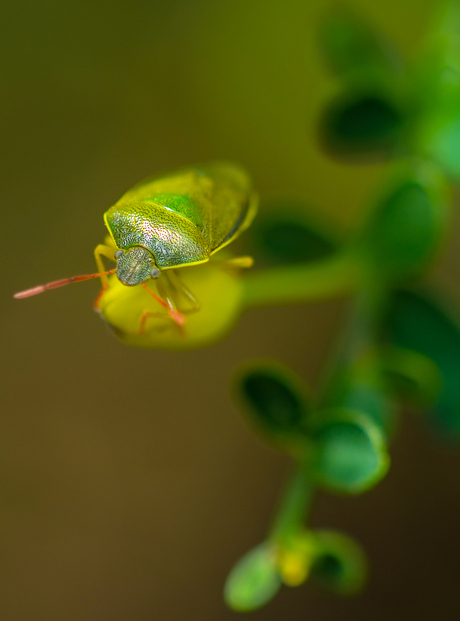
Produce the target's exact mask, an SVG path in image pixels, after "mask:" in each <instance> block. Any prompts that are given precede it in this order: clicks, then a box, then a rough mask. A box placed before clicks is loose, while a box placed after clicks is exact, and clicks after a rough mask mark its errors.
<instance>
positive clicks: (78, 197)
mask: <svg viewBox="0 0 460 621" xmlns="http://www.w3.org/2000/svg"><path fill="white" fill-rule="evenodd" d="M347 4H348V5H349V6H352V7H354V8H356V9H357V10H358V11H359V12H360V13H361V14H362V15H363V17H365V18H366V19H368V20H369V22H370V23H371V24H373V25H374V26H375V27H377V28H380V29H381V30H382V31H383V32H385V33H386V34H387V35H389V36H390V37H391V38H392V39H393V40H394V42H395V44H396V45H397V46H398V47H399V48H400V49H401V50H402V51H403V52H404V53H405V54H406V56H407V57H411V56H412V55H413V54H415V53H416V51H417V46H418V45H419V44H420V42H421V40H422V38H423V36H424V34H425V33H426V31H427V29H428V28H429V24H430V21H431V20H432V10H433V8H434V7H435V5H436V4H437V3H436V2H435V0H385V2H384V1H383V0H379V1H378V2H369V0H353V1H351V0H350V2H348V3H347ZM332 6H333V5H332V3H331V2H330V1H329V0H327V1H320V0H315V1H314V2H313V1H310V2H308V0H286V1H285V2H280V1H279V0H277V1H274V0H266V1H265V2H258V1H256V0H233V1H232V2H228V1H227V0H222V1H219V2H216V1H211V0H189V1H187V2H186V1H184V0H150V1H149V2H148V1H146V0H129V1H128V0H118V1H112V2H107V1H101V2H94V1H93V2H90V1H84V0H62V1H61V2H56V1H47V2H38V1H37V0H29V1H25V2H22V3H12V2H10V3H4V5H3V8H4V9H5V11H4V16H3V18H2V20H1V22H2V23H1V26H0V27H1V28H2V29H3V32H2V33H1V38H0V40H1V42H2V48H3V52H2V55H1V59H0V63H1V76H2V77H1V80H2V97H1V104H0V105H1V117H0V118H1V120H0V124H1V131H2V134H3V137H2V146H3V153H2V161H1V170H2V186H1V195H2V200H1V213H2V227H1V233H2V256H3V261H2V273H3V277H2V283H3V284H2V288H1V297H2V321H1V326H0V329H1V355H2V359H1V363H0V378H1V392H0V399H1V419H0V602H1V603H0V619H1V620H2V621H16V620H17V621H62V620H65V621H81V620H85V621H96V620H97V621H100V620H104V621H122V620H123V621H126V620H128V619H129V620H130V621H144V620H145V621H146V620H148V619H162V620H170V619H185V618H187V619H200V621H201V620H202V621H211V620H212V621H214V620H216V619H223V620H225V619H232V618H236V614H235V613H232V612H230V611H228V610H226V608H225V607H224V604H223V602H222V596H221V591H222V585H223V582H224V580H225V577H226V574H227V572H228V570H229V569H230V568H231V566H232V565H233V563H234V562H235V561H236V560H237V558H238V557H239V556H240V555H241V554H243V553H244V552H245V551H246V550H247V549H248V548H250V547H252V546H253V545H255V544H257V543H258V542H259V541H261V540H262V539H263V537H264V535H265V532H266V529H267V527H268V525H269V523H270V518H271V515H272V512H273V509H274V506H275V503H276V499H277V497H278V493H279V491H280V489H281V486H282V484H283V482H284V478H285V476H286V473H287V467H288V462H287V460H286V459H285V458H284V457H283V456H281V455H278V454H276V453H274V452H272V451H271V450H270V449H268V448H267V447H266V446H265V445H263V444H262V442H260V441H259V440H258V438H257V437H255V436H253V435H252V433H251V432H250V431H249V430H248V429H247V428H246V426H245V423H244V421H243V420H242V419H241V417H240V415H239V413H238V411H237V409H236V407H235V406H234V404H233V403H232V401H231V398H230V394H229V382H230V379H231V377H232V373H233V371H234V369H235V367H236V366H237V365H238V364H239V363H240V362H241V361H243V360H247V359H248V358H251V357H260V356H273V357H277V358H279V359H281V360H282V361H284V362H286V363H288V364H290V365H291V366H292V367H293V368H294V369H295V370H296V371H297V372H298V373H300V374H301V375H303V376H304V377H305V378H307V379H308V380H309V381H310V382H312V383H314V382H315V380H316V378H317V377H318V374H319V372H320V369H321V366H322V364H323V363H324V361H325V360H326V358H327V353H328V349H329V348H330V346H331V345H332V343H333V341H334V337H335V336H336V335H337V324H338V323H339V320H340V317H341V315H342V311H343V304H340V303H338V304H337V303H321V304H315V305H312V306H308V307H307V306H306V307H295V308H273V309H262V310H257V311H252V312H248V313H247V314H245V315H244V316H243V318H242V320H241V321H240V322H239V324H238V326H237V327H236V329H235V330H234V332H233V333H232V334H230V336H229V337H228V338H227V339H226V340H225V341H223V342H222V343H219V344H218V345H216V346H214V347H211V348H208V349H205V350H201V351H194V352H188V353H171V352H160V351H143V350H136V349H130V348H128V347H126V346H124V345H122V344H120V343H119V342H117V341H116V340H115V338H114V337H113V336H112V335H111V334H110V333H109V332H108V330H107V329H106V328H105V327H104V325H103V324H102V323H101V322H100V321H99V319H98V318H97V317H96V316H95V314H94V313H93V310H92V300H93V298H94V297H95V296H96V293H97V291H98V286H97V284H96V283H86V284H81V285H78V286H77V285H75V286H70V287H68V288H67V289H63V290H60V291H55V292H50V293H47V294H45V295H43V296H39V297H37V298H32V299H30V300H25V301H21V302H18V301H14V300H13V299H12V294H13V292H14V291H17V290H19V289H23V288H26V287H28V286H32V285H35V284H39V283H42V282H46V281H48V280H53V279H55V278H60V277H64V276H70V275H73V274H79V273H85V272H91V271H93V267H94V261H93V257H92V251H93V248H94V247H95V245H96V244H97V243H98V242H100V241H101V239H102V237H103V235H104V227H103V223H102V214H103V212H104V211H105V210H106V209H107V208H108V207H109V206H110V205H111V204H113V203H114V202H115V201H116V200H117V199H118V198H119V197H120V196H121V194H122V193H123V192H124V191H125V190H127V189H128V188H129V187H130V186H132V185H133V184H134V183H135V182H137V181H139V180H140V179H142V178H143V177H145V176H147V175H149V174H151V173H153V172H154V171H156V170H158V169H161V168H165V167H172V166H179V165H183V164H187V163H193V162H199V161H205V160H210V159H220V158H222V159H230V160H232V159H233V160H236V161H239V162H241V163H242V164H244V165H245V166H246V167H247V168H248V169H249V170H250V171H251V172H252V174H253V177H254V180H255V184H256V186H257V188H258V189H259V191H260V194H261V195H262V197H263V198H267V199H268V198H276V197H289V198H303V199H306V200H307V201H308V202H310V203H311V205H312V209H313V210H314V211H315V212H316V213H318V214H321V213H325V214H326V215H327V216H328V217H330V218H331V219H333V220H334V221H335V222H336V223H337V224H338V225H339V226H343V227H344V228H347V227H348V228H352V227H353V226H354V225H355V224H356V222H358V221H359V218H360V217H361V215H362V213H363V208H364V207H365V200H366V197H367V196H369V195H370V194H371V193H372V191H373V189H374V188H376V187H377V186H378V183H379V179H381V178H382V177H383V175H384V168H381V167H379V166H377V165H373V166H367V167H366V166H359V167H358V166H357V167H352V166H345V165H339V164H337V163H333V162H332V161H330V160H328V159H327V158H326V157H325V156H324V155H322V154H321V153H320V152H319V150H318V146H317V144H316V120H317V118H318V115H319V113H320V111H321V110H322V107H323V106H324V103H325V102H326V101H328V98H329V97H330V95H331V94H332V93H333V92H335V89H336V88H337V84H336V82H335V81H334V80H333V78H332V76H330V74H329V73H328V71H327V69H326V68H325V66H324V64H323V62H322V59H321V57H320V55H319V52H318V48H317V32H318V24H319V20H320V19H321V17H322V16H323V15H324V12H325V11H326V10H327V9H330V8H331V7H332ZM457 246H458V244H457ZM459 270H460V251H459V250H458V249H456V248H455V245H454V247H453V249H451V251H450V252H449V253H448V258H447V259H446V261H445V262H444V266H443V267H442V269H441V271H440V274H441V276H440V278H441V279H444V280H447V279H450V280H451V281H453V282H457V284H459V285H460V283H459V277H458V274H459ZM454 293H455V292H454ZM458 297H459V296H457V298H458ZM392 454H393V467H392V469H391V472H390V474H389V476H388V477H387V478H386V479H385V480H384V481H383V483H381V484H380V485H379V486H378V487H377V488H376V489H375V490H373V491H371V492H370V493H368V494H366V495H364V496H362V497H359V498H351V499H350V498H334V497H331V496H323V497H321V498H320V499H319V502H318V505H317V507H316V510H315V513H314V518H313V520H314V523H315V524H316V525H318V526H321V527H330V528H341V529H343V530H344V531H346V532H348V533H350V534H352V535H354V536H356V537H357V538H358V539H359V540H360V541H361V542H362V543H363V544H364V546H365V547H366V549H367V551H368V553H369V557H370V561H371V564H372V575H371V580H370V584H369V587H368V589H367V591H366V592H365V594H364V595H362V596H361V597H359V598H357V599H353V600H341V599H335V598H331V597H328V596H326V595H324V594H320V593H318V592H315V591H313V589H312V588H311V587H310V586H308V585H307V586H304V587H301V588H299V589H295V590H294V589H287V588H286V589H284V590H283V591H282V592H281V594H280V595H279V596H278V597H277V598H276V599H275V601H274V602H273V603H272V604H270V605H269V606H268V607H267V608H265V609H263V610H261V611H259V612H257V613H254V615H253V616H254V619H261V620H267V621H270V620H275V619H277V620H278V619H284V618H290V619H312V620H315V621H323V620H324V621H326V620H332V619H337V618H340V619H342V620H347V619H353V620H354V621H369V619H372V620H375V621H384V620H385V621H386V620H387V619H390V618H391V619H395V620H409V619H415V618H417V619H423V620H424V619H433V618H436V619H452V618H456V611H457V610H458V598H457V594H458V583H459V580H460V569H459V564H458V558H459V554H460V534H459V531H458V524H459V522H460V447H459V449H458V450H453V449H446V448H441V447H437V446H435V444H434V443H432V442H431V440H430V439H428V437H427V436H426V435H425V434H424V432H423V430H422V429H421V428H420V426H419V424H418V422H417V421H416V420H415V419H413V418H412V419H411V418H409V419H408V420H405V421H404V423H403V425H402V427H401V430H400V434H399V436H398V439H397V441H396V442H395V445H394V447H393V450H392Z"/></svg>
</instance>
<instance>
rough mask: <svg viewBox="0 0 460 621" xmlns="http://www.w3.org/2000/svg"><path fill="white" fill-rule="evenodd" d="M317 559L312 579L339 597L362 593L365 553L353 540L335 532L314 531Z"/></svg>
mask: <svg viewBox="0 0 460 621" xmlns="http://www.w3.org/2000/svg"><path fill="white" fill-rule="evenodd" d="M312 534H313V536H314V539H315V545H316V549H317V551H316V560H315V562H314V563H313V566H312V570H311V577H312V579H313V580H315V581H316V582H318V583H319V584H320V585H321V586H323V587H325V588H327V589H328V590H331V591H333V592H335V593H338V594H340V595H354V594H355V593H357V592H359V591H361V589H362V588H363V586H364V584H365V582H366V577H367V563H366V557H365V554H364V552H363V550H362V548H361V546H359V545H358V544H357V543H356V542H355V541H354V540H353V539H351V538H350V537H347V536H345V535H343V534H341V533H338V532H334V531H327V530H324V531H314V532H313V533H312Z"/></svg>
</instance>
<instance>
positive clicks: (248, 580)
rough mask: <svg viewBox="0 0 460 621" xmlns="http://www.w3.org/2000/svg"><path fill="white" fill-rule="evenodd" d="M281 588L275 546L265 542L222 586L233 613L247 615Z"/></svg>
mask: <svg viewBox="0 0 460 621" xmlns="http://www.w3.org/2000/svg"><path fill="white" fill-rule="evenodd" d="M280 586H281V579H280V577H279V575H278V570H277V556H276V546H275V545H274V544H272V543H269V542H265V543H263V544H261V545H260V546H258V547H257V548H254V549H253V550H251V551H250V552H248V553H247V554H246V555H245V556H243V557H242V558H241V559H240V560H239V561H238V563H237V564H236V565H235V566H234V568H233V569H232V571H231V572H230V574H229V576H228V578H227V581H226V583H225V587H224V598H225V601H226V602H227V604H228V605H229V606H230V608H232V609H233V610H236V611H237V612H248V611H250V610H255V609H256V608H260V607H261V606H263V605H264V604H266V603H267V602H269V601H270V600H271V599H272V597H273V596H274V595H275V594H276V592H277V591H278V589H279V588H280Z"/></svg>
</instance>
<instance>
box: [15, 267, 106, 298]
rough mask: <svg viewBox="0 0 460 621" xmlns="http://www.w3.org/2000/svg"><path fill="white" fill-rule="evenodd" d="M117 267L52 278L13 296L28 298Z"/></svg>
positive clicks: (96, 276)
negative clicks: (56, 278)
mask: <svg viewBox="0 0 460 621" xmlns="http://www.w3.org/2000/svg"><path fill="white" fill-rule="evenodd" d="M116 271H117V268H116V267H114V268H113V269H112V270H108V271H107V272H98V273H97V274H83V275H82V276H71V277H70V278H61V280H53V281H52V282H48V283H46V285H37V286H36V287H31V288H30V289H24V291H19V292H18V293H15V294H14V296H13V297H14V298H16V300H22V299H23V298H30V297H31V296H33V295H38V294H39V293H43V292H44V291H48V290H49V289H57V288H58V287H63V286H64V285H68V284H69V283H70V282H80V281H81V280H90V279H91V278H99V276H107V275H108V274H115V272H116Z"/></svg>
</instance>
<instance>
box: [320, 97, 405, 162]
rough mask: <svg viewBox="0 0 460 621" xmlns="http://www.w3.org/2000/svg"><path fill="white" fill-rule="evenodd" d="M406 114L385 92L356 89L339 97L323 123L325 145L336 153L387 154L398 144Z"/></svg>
mask: <svg viewBox="0 0 460 621" xmlns="http://www.w3.org/2000/svg"><path fill="white" fill-rule="evenodd" d="M404 123H405V114H404V113H403V111H402V110H400V109H399V107H398V106H396V104H395V103H394V102H392V101H391V100H390V98H389V97H388V96H387V95H385V94H384V93H379V92H365V91H357V92H354V93H351V94H347V95H346V96H341V97H338V98H337V99H336V100H334V101H333V102H332V103H331V104H330V105H329V106H328V108H327V109H326V112H325V114H324V116H323V119H322V122H321V124H320V128H321V141H322V144H323V145H324V147H325V149H326V150H327V151H328V152H331V153H332V154H333V155H337V156H344V157H346V156H356V155H365V156H366V158H367V160H368V161H369V157H368V156H369V155H378V156H387V155H389V154H390V153H391V152H392V151H393V149H394V148H395V147H396V145H397V143H398V141H399V139H400V135H401V131H402V129H403V126H404Z"/></svg>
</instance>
